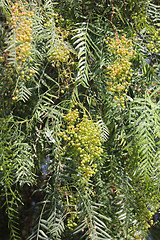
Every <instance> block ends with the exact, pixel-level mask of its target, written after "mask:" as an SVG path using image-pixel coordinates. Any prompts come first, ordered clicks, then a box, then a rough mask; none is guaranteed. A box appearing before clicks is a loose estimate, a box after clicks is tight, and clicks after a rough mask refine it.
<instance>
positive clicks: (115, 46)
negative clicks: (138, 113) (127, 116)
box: [104, 36, 136, 108]
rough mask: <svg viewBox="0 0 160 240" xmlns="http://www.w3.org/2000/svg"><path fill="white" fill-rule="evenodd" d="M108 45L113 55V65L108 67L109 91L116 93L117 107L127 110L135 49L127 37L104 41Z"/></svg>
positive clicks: (107, 82)
mask: <svg viewBox="0 0 160 240" xmlns="http://www.w3.org/2000/svg"><path fill="white" fill-rule="evenodd" d="M104 41H105V43H106V44H107V45H108V51H109V53H110V54H111V65H110V66H106V70H107V75H108V76H107V79H108V81H106V84H107V85H108V91H112V92H114V93H115V95H114V99H115V101H117V102H118V103H117V106H122V107H123V108H125V100H127V98H126V92H127V91H128V90H127V88H128V86H129V85H130V84H131V83H130V80H131V78H132V72H133V70H132V69H131V64H132V63H131V59H132V58H134V57H135V56H136V52H135V50H134V49H133V43H132V40H128V39H127V38H126V37H125V36H121V37H120V39H119V38H113V39H110V38H107V40H106V39H104Z"/></svg>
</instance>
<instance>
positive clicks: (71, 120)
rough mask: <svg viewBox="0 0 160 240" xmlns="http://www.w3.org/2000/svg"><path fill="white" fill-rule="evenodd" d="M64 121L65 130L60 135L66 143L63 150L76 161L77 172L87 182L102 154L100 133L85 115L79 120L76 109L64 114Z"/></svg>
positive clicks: (95, 170) (95, 169)
mask: <svg viewBox="0 0 160 240" xmlns="http://www.w3.org/2000/svg"><path fill="white" fill-rule="evenodd" d="M64 120H65V123H66V127H65V128H66V129H65V130H64V131H63V132H61V134H60V135H61V136H62V138H63V139H64V140H65V142H66V144H65V147H64V148H63V150H64V152H65V154H67V153H68V154H69V156H71V157H72V158H73V159H74V160H75V161H76V163H77V166H78V169H79V171H80V172H81V174H82V175H83V177H84V179H86V180H87V181H88V180H89V179H90V177H92V176H93V175H94V174H95V173H96V172H97V164H96V163H95V162H96V161H97V160H100V159H101V157H100V155H101V153H102V152H103V149H102V147H101V141H100V131H99V129H98V127H97V124H96V123H94V122H93V121H92V120H90V119H88V116H87V115H86V114H85V113H84V114H83V118H82V119H81V120H80V119H79V111H78V110H77V109H75V110H73V111H70V112H69V113H68V114H66V115H65V116H64Z"/></svg>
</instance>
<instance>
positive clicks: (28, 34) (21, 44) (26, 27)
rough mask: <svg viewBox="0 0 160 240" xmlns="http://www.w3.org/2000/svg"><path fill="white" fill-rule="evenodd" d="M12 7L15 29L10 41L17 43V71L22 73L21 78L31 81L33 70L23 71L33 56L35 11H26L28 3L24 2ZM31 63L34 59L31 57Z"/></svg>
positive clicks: (11, 20) (13, 26)
mask: <svg viewBox="0 0 160 240" xmlns="http://www.w3.org/2000/svg"><path fill="white" fill-rule="evenodd" d="M10 3H11V4H12V7H11V18H10V26H11V27H12V29H13V35H12V38H11V39H10V40H11V41H13V40H14V41H15V43H16V45H15V54H16V64H17V66H16V69H17V72H19V73H20V75H21V78H22V79H24V80H28V79H30V77H31V76H32V75H33V73H35V72H33V70H31V69H27V68H26V67H25V69H26V71H27V72H25V74H24V71H23V66H24V63H25V62H26V60H27V59H28V57H29V56H30V55H31V41H32V16H33V15H34V9H33V10H26V9H27V5H28V2H25V5H26V6H25V5H23V4H22V2H20V1H17V2H15V3H12V2H11V1H10ZM11 44H12V43H11ZM29 60H30V61H33V59H32V58H31V57H30V59H29Z"/></svg>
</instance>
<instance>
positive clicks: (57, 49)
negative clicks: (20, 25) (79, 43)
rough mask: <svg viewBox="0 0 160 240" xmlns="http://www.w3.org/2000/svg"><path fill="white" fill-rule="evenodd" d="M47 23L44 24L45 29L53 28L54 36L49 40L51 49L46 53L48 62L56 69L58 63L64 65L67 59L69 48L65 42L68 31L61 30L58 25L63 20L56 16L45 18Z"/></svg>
mask: <svg viewBox="0 0 160 240" xmlns="http://www.w3.org/2000/svg"><path fill="white" fill-rule="evenodd" d="M47 19H48V20H47V22H46V23H45V24H44V26H45V27H47V28H54V31H55V35H54V36H52V38H51V39H50V44H51V48H50V49H49V51H48V56H49V61H51V62H52V64H53V65H54V66H55V65H56V66H57V67H59V65H60V63H66V62H67V61H68V59H69V54H70V48H69V46H68V43H67V41H66V39H67V37H68V34H69V31H67V30H65V29H62V28H61V27H60V26H57V25H58V24H61V22H62V21H64V19H63V18H62V16H59V15H58V14H56V13H55V14H52V15H51V16H47Z"/></svg>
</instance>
